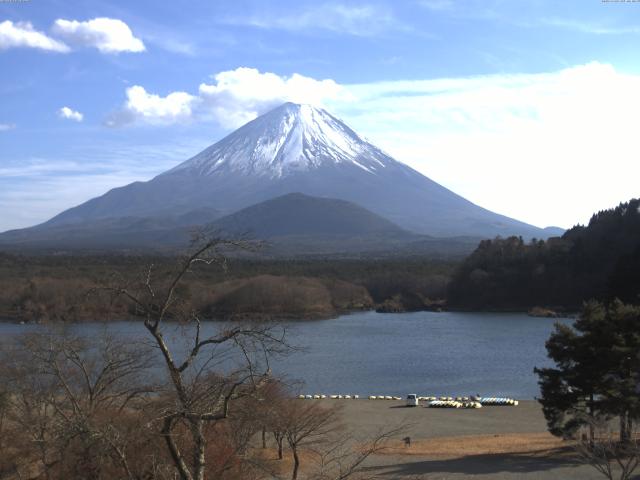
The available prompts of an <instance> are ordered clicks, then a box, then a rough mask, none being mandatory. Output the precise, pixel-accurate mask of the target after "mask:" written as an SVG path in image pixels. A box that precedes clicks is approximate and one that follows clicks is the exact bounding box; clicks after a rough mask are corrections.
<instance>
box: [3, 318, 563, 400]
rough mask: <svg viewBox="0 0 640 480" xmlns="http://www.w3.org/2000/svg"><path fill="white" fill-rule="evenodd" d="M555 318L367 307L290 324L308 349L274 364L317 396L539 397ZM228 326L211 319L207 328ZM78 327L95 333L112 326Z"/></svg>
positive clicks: (120, 328)
mask: <svg viewBox="0 0 640 480" xmlns="http://www.w3.org/2000/svg"><path fill="white" fill-rule="evenodd" d="M555 321H556V320H553V319H545V318H532V317H528V316H527V315H525V314H506V313H505V314H496V313H455V312H445V313H434V312H417V313H401V314H380V313H375V312H365V313H357V314H352V315H345V316H342V317H339V318H336V319H331V320H318V321H308V322H287V323H285V326H286V328H287V332H288V333H287V336H288V340H289V343H291V344H293V345H296V346H298V347H303V348H304V350H303V351H299V352H295V353H293V354H292V355H290V356H288V357H286V358H281V359H278V360H276V361H275V362H274V363H273V370H274V372H275V373H282V374H286V375H287V376H288V378H291V379H300V380H302V381H304V383H305V385H304V387H302V393H310V394H314V393H325V394H333V393H336V394H359V395H361V396H363V395H401V396H404V395H406V394H407V393H417V394H419V395H438V396H439V395H451V396H457V395H470V394H476V393H480V394H481V395H483V396H510V397H516V398H521V399H531V398H534V397H535V396H536V395H538V386H537V377H536V376H535V375H534V374H533V368H534V367H535V366H538V367H542V366H548V365H550V363H549V361H548V359H547V358H546V350H545V348H544V343H545V340H546V339H547V338H548V337H549V334H550V333H551V331H552V330H553V325H554V323H555ZM562 321H563V322H566V323H570V321H569V320H562ZM220 325H221V324H220V323H218V322H211V323H209V324H207V330H213V329H215V328H219V327H220ZM43 328H44V327H40V326H37V325H17V324H10V323H0V338H2V339H3V340H5V341H11V337H13V336H15V335H18V334H20V333H21V332H25V331H34V330H40V329H43ZM71 328H72V330H73V331H75V332H76V333H79V334H84V333H86V334H89V333H92V332H95V331H97V330H102V329H104V328H105V327H104V325H102V324H82V325H76V326H73V327H71ZM107 328H108V329H109V330H110V331H112V332H114V333H117V334H122V335H123V336H124V337H126V338H128V339H135V338H145V333H146V332H145V331H144V328H143V327H142V325H141V324H140V323H137V322H117V323H112V324H109V325H108V327H107Z"/></svg>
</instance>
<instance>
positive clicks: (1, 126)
mask: <svg viewBox="0 0 640 480" xmlns="http://www.w3.org/2000/svg"><path fill="white" fill-rule="evenodd" d="M14 128H16V124H15V123H0V132H6V131H8V130H13V129H14Z"/></svg>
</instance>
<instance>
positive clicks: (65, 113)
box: [58, 107, 84, 122]
mask: <svg viewBox="0 0 640 480" xmlns="http://www.w3.org/2000/svg"><path fill="white" fill-rule="evenodd" d="M58 116H59V117H60V118H65V119H67V120H73V121H75V122H81V121H82V120H83V118H84V115H83V114H82V113H80V112H78V111H77V110H73V109H71V108H69V107H62V108H61V109H60V110H58Z"/></svg>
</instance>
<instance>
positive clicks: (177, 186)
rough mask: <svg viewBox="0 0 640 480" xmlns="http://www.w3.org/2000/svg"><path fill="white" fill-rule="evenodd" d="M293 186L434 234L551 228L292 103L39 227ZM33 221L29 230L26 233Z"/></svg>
mask: <svg viewBox="0 0 640 480" xmlns="http://www.w3.org/2000/svg"><path fill="white" fill-rule="evenodd" d="M294 192H302V193H304V194H306V195H312V196H317V197H327V198H335V199H341V200H347V201H350V202H354V203H356V204H358V205H359V206H361V207H363V208H366V209H368V210H370V211H371V212H373V213H375V214H377V215H380V216H382V217H384V218H386V219H387V220H390V221H391V222H393V223H395V224H397V225H398V226H400V227H402V228H403V229H406V230H410V231H412V232H415V233H420V234H427V235H432V236H439V237H450V236H473V237H494V236H496V235H502V236H506V235H513V234H515V235H523V236H525V237H534V236H535V237H538V238H546V237H548V236H549V233H550V232H548V231H545V230H543V229H539V228H537V227H534V226H532V225H528V224H526V223H523V222H519V221H517V220H514V219H511V218H508V217H505V216H502V215H498V214H495V213H493V212H490V211H488V210H486V209H483V208H481V207H479V206H477V205H475V204H473V203H471V202H469V201H468V200H465V199H464V198H462V197H460V196H459V195H456V194H455V193H453V192H451V191H450V190H448V189H446V188H444V187H442V186H441V185H438V184H437V183H435V182H433V181H432V180H430V179H428V178H427V177H425V176H424V175H422V174H420V173H418V172H416V171H415V170H413V169H412V168H410V167H408V166H406V165H404V164H403V163H400V162H398V161H396V160H394V159H393V158H391V157H390V156H388V155H387V154H385V153H384V152H382V151H381V150H380V149H378V148H377V147H375V146H374V145H372V144H371V143H369V142H368V141H366V140H365V139H363V138H362V137H360V136H359V135H358V134H357V133H355V132H354V131H353V130H352V129H350V128H349V127H348V126H347V125H345V124H344V123H343V122H341V121H340V120H338V119H337V118H335V117H334V116H332V115H331V114H329V113H328V112H326V111H325V110H322V109H319V108H314V107H311V106H309V105H297V104H293V103H286V104H284V105H282V106H280V107H278V108H276V109H274V110H272V111H270V112H268V113H266V114H264V115H262V116H260V117H258V118H256V119H255V120H253V121H251V122H249V123H247V124H246V125H244V126H243V127H241V128H239V129H238V130H236V131H235V132H233V133H231V134H230V135H228V136H227V137H225V138H223V139H222V140H220V141H219V142H218V143H216V144H214V145H212V146H210V147H209V148H207V149H205V150H204V151H202V152H201V153H199V154H198V155H196V156H195V157H193V158H191V159H189V160H187V161H186V162H184V163H182V164H180V165H178V166H176V167H175V168H173V169H171V170H169V171H167V172H165V173H163V174H161V175H158V176H157V177H155V178H154V179H152V180H150V181H148V182H135V183H132V184H130V185H127V186H124V187H121V188H116V189H113V190H111V191H109V192H107V193H106V194H104V195H102V196H100V197H97V198H94V199H92V200H89V201H88V202H86V203H83V204H82V205H79V206H77V207H74V208H71V209H69V210H67V211H65V212H62V213H61V214H59V215H57V216H56V217H54V218H52V219H51V220H49V221H48V222H46V223H44V224H42V225H40V226H38V227H37V229H38V230H40V231H41V234H42V231H43V229H44V230H46V229H49V228H53V227H55V229H56V230H58V231H60V229H62V228H64V226H70V225H82V224H85V225H88V224H91V223H95V222H103V221H105V220H106V219H110V221H111V220H112V219H117V218H130V217H134V218H142V219H144V218H160V219H162V218H166V219H168V220H167V222H168V223H170V219H171V218H177V217H183V216H185V215H187V216H188V215H189V214H190V212H193V211H197V210H200V209H203V208H205V209H206V208H212V209H215V210H216V211H218V212H220V214H221V215H225V214H230V213H233V212H236V211H238V210H240V209H242V208H245V207H248V206H250V205H254V204H257V203H260V202H263V201H265V200H269V199H271V198H275V197H278V196H281V195H285V194H288V193H294ZM167 226H169V225H167ZM29 231H30V229H27V230H25V231H23V232H22V233H23V235H24V236H27V237H28V236H29ZM553 233H556V232H555V231H553ZM14 234H15V232H14ZM5 237H6V236H5Z"/></svg>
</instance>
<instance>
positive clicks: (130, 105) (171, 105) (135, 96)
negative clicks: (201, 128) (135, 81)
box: [107, 85, 198, 127]
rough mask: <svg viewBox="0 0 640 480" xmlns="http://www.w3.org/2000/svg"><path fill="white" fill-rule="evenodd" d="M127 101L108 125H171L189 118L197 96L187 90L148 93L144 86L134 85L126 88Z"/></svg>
mask: <svg viewBox="0 0 640 480" xmlns="http://www.w3.org/2000/svg"><path fill="white" fill-rule="evenodd" d="M126 93H127V101H126V102H125V104H124V106H123V107H122V108H121V109H120V110H119V111H117V112H115V113H114V114H113V115H111V117H110V118H108V119H107V125H108V126H110V127H117V126H121V125H124V124H127V123H134V122H142V123H149V124H152V125H169V124H172V123H176V122H180V121H184V120H189V119H190V118H191V116H192V113H193V111H192V108H193V106H194V104H195V103H196V102H197V100H198V99H197V98H196V97H194V96H193V95H190V94H188V93H187V92H172V93H170V94H168V95H167V96H166V97H161V96H160V95H155V94H152V93H148V92H147V91H146V90H145V89H144V87H141V86H140V85H134V86H133V87H129V88H127V90H126Z"/></svg>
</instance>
